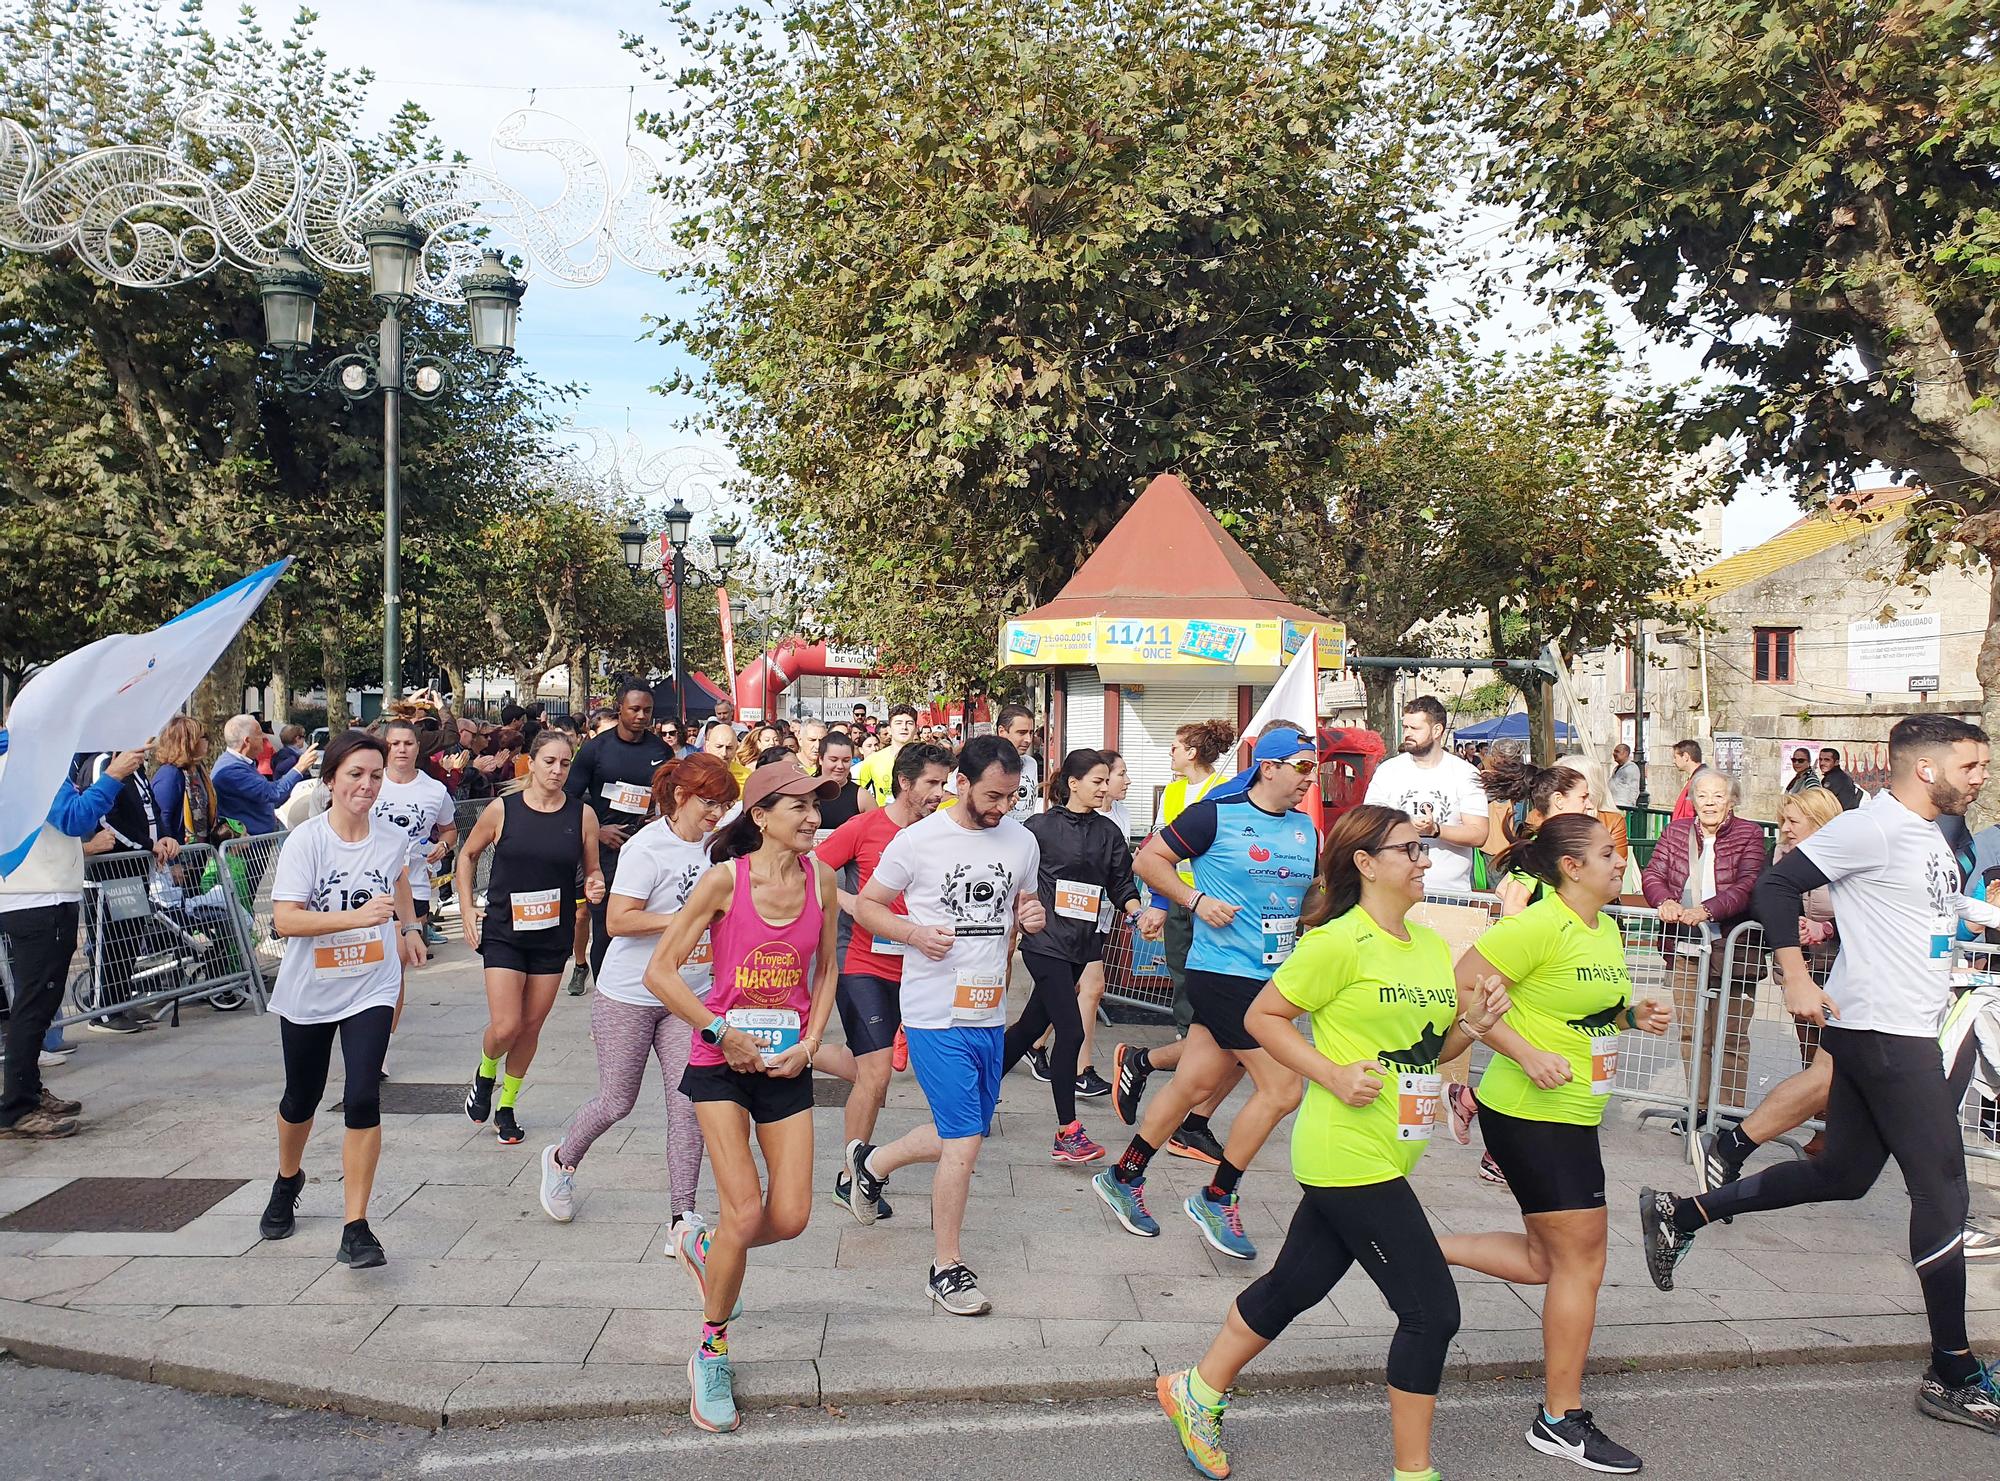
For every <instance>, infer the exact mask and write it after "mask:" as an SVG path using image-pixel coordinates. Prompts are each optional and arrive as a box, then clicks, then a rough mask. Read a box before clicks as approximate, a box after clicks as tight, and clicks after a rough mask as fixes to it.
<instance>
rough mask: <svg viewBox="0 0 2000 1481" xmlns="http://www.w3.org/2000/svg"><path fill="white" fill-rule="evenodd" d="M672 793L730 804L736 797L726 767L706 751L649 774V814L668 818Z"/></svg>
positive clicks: (672, 803) (671, 812)
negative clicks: (650, 782) (651, 790)
mask: <svg viewBox="0 0 2000 1481" xmlns="http://www.w3.org/2000/svg"><path fill="white" fill-rule="evenodd" d="M675 792H685V793H686V794H687V795H688V796H690V797H700V798H703V799H705V800H706V801H709V802H734V801H735V800H736V798H737V795H738V794H737V788H736V778H735V777H734V776H733V775H731V773H730V770H729V767H728V766H727V765H725V764H724V763H723V762H721V761H718V760H717V759H716V758H715V757H713V756H711V755H709V754H708V753H707V752H706V751H696V752H695V753H694V754H693V755H692V756H682V757H680V758H678V759H677V760H673V761H663V762H661V763H660V765H659V768H658V769H657V770H655V771H654V773H653V811H654V812H655V813H657V814H659V816H661V817H663V818H664V817H670V816H672V814H673V810H674V793H675Z"/></svg>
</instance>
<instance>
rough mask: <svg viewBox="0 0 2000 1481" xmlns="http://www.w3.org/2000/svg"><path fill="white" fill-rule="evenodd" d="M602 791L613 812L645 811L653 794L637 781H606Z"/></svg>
mask: <svg viewBox="0 0 2000 1481" xmlns="http://www.w3.org/2000/svg"><path fill="white" fill-rule="evenodd" d="M599 790H600V792H602V794H603V796H604V800H605V802H606V803H607V804H608V805H609V806H610V808H611V810H612V811H613V812H625V813H643V812H645V810H646V808H647V806H648V805H649V804H650V803H651V802H652V800H653V794H652V793H650V792H648V791H647V790H646V789H645V788H644V787H642V786H640V785H639V784H638V783H636V782H606V783H605V784H604V785H603V787H601V788H600V789H599Z"/></svg>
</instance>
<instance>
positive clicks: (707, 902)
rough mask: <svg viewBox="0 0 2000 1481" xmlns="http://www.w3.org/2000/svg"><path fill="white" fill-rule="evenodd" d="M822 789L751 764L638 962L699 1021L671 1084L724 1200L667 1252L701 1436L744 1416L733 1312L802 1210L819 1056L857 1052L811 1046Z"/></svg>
mask: <svg viewBox="0 0 2000 1481" xmlns="http://www.w3.org/2000/svg"><path fill="white" fill-rule="evenodd" d="M831 790H832V788H831V786H830V785H829V784H828V783H827V782H825V781H823V780H821V779H820V778H818V777H813V776H808V775H806V773H805V770H804V768H802V767H801V766H800V765H799V763H798V762H797V761H796V760H794V759H792V758H791V757H789V756H788V757H786V759H784V760H783V761H774V762H772V763H770V764H769V765H767V766H760V767H758V768H757V769H756V770H755V771H753V772H752V773H751V774H750V780H749V783H748V784H747V785H746V786H745V787H744V789H743V810H742V811H741V812H740V813H739V814H737V817H736V821H735V822H733V823H731V824H730V825H729V826H728V827H726V828H724V829H722V830H721V831H720V832H718V833H717V834H716V836H715V840H714V842H713V844H712V845H711V846H710V848H709V855H710V857H711V858H712V859H714V860H715V864H714V865H713V867H711V868H710V869H709V870H708V871H707V872H706V873H705V874H703V875H702V877H701V879H700V881H699V882H698V883H697V884H696V885H695V887H694V891H693V893H692V894H690V895H689V896H688V899H687V903H686V904H685V905H684V906H682V907H681V909H680V911H679V912H678V913H677V914H675V915H674V916H673V918H672V920H671V922H670V923H669V925H668V926H667V929H666V930H665V932H664V933H662V935H661V937H660V944H659V945H658V946H657V947H656V948H655V949H654V951H653V959H652V961H651V963H650V964H649V965H648V966H647V968H646V979H645V980H646V986H647V988H648V990H649V991H651V992H652V994H653V995H654V996H655V997H656V998H658V999H659V1000H660V1001H661V1002H662V1003H664V1004H665V1005H666V1006H667V1008H668V1009H669V1010H670V1011H672V1012H673V1013H674V1014H675V1015H677V1016H678V1017H679V1018H680V1019H681V1020H682V1021H684V1022H685V1023H687V1024H688V1025H689V1026H690V1027H691V1028H698V1029H699V1033H698V1035H697V1037H696V1041H695V1043H694V1045H693V1047H692V1049H691V1050H690V1052H689V1056H688V1060H689V1062H688V1067H687V1071H686V1073H685V1074H683V1075H682V1077H681V1089H682V1090H683V1091H684V1092H686V1094H687V1095H688V1097H689V1098H690V1099H691V1100H693V1101H694V1105H695V1116H696V1118H697V1119H698V1120H699V1122H700V1124H701V1135H702V1140H703V1141H704V1142H705V1143H706V1144H707V1146H708V1156H709V1161H710V1163H711V1165H712V1166H713V1167H714V1168H715V1188H716V1194H717V1196H718V1197H719V1199H720V1200H721V1205H722V1211H721V1217H720V1218H719V1219H718V1220H717V1223H716V1227H715V1229H714V1231H713V1232H712V1233H711V1232H710V1231H709V1230H706V1229H701V1228H697V1227H696V1226H695V1225H694V1224H692V1223H691V1222H687V1221H683V1223H682V1224H681V1226H680V1231H679V1235H678V1238H677V1240H676V1243H675V1248H674V1253H675V1256H676V1257H677V1258H678V1259H679V1260H680V1262H681V1264H682V1265H683V1266H684V1267H686V1269H687V1271H688V1273H689V1274H690V1275H692V1276H693V1277H694V1281H695V1285H696V1287H697V1288H698V1289H699V1290H700V1292H701V1299H702V1316H703V1321H702V1328H701V1345H700V1346H699V1347H698V1348H696V1349H695V1352H694V1355H693V1356H692V1357H690V1358H689V1359H688V1384H689V1387H690V1388H691V1389H692V1390H693V1394H692V1397H691V1398H690V1400H689V1404H688V1413H689V1415H690V1417H692V1418H693V1420H694V1422H695V1423H696V1424H697V1425H699V1426H700V1427H701V1428H702V1429H705V1430H713V1431H718V1432H720V1431H727V1430H733V1429H735V1428H736V1427H737V1425H739V1424H741V1423H742V1422H743V1421H742V1416H741V1415H740V1414H738V1413H737V1411H736V1394H735V1373H734V1371H733V1369H732V1368H731V1366H730V1359H729V1320H730V1318H731V1316H732V1315H733V1314H734V1312H735V1310H736V1309H737V1304H738V1297H739V1295H740V1294H741V1292H742V1289H743V1272H744V1261H745V1257H746V1256H747V1255H748V1253H749V1251H750V1250H751V1249H752V1248H753V1247H755V1246H759V1245H767V1244H777V1243H780V1242H782V1241H784V1240H787V1239H792V1238H795V1237H796V1236H797V1235H798V1234H799V1233H800V1232H801V1231H802V1230H803V1229H804V1228H805V1227H806V1219H807V1218H808V1216H809V1215H810V1214H811V1212H812V1154H813V1145H812V1144H813V1134H812V1107H813V1085H812V1070H813V1068H814V1062H815V1061H818V1063H819V1065H820V1067H821V1068H824V1069H828V1070H831V1071H832V1072H833V1073H835V1074H840V1075H843V1076H845V1077H847V1078H850V1079H851V1078H852V1076H853V1073H854V1057H853V1056H852V1055H851V1054H849V1053H848V1052H847V1051H846V1050H844V1049H841V1048H838V1047H835V1048H824V1047H823V1046H822V1043H821V1037H822V1035H823V1034H824V1033H825V1031H826V1021H827V1019H828V1018H830V1017H832V1015H833V994H834V970H833V914H832V912H831V911H828V910H827V909H825V907H824V902H825V901H826V900H827V899H828V897H829V896H831V895H832V893H833V874H832V871H831V870H829V869H827V868H826V866H825V865H823V864H819V863H816V862H814V861H813V860H812V859H810V858H809V857H807V855H808V854H809V853H810V851H811V849H812V842H813V833H814V831H815V830H816V829H817V828H818V826H819V807H818V800H819V797H820V794H821V793H822V792H830V791H831ZM780 923H781V924H780ZM704 936H706V937H707V938H708V940H709V941H710V942H711V943H712V945H713V956H714V962H713V968H714V986H713V987H712V988H710V989H709V992H708V996H707V1000H706V1001H704V1000H703V998H702V996H701V995H700V994H699V993H697V992H696V991H695V988H694V984H693V983H691V982H689V981H688V979H687V977H686V975H685V973H684V972H683V968H684V967H685V965H686V964H687V963H688V962H689V961H690V960H692V959H693V958H694V957H695V956H696V955H697V953H698V951H699V947H700V943H701V941H702V939H703V938H704ZM753 1125H754V1126H755V1128H756V1133H757V1147H758V1150H759V1151H760V1152H762V1153H763V1157H764V1166H765V1168H766V1169H767V1171H768V1173H769V1184H768V1187H765V1186H760V1185H759V1183H758V1177H757V1164H756V1162H755V1161H754V1160H753V1159H752V1157H751V1154H750V1133H751V1128H752V1126H753Z"/></svg>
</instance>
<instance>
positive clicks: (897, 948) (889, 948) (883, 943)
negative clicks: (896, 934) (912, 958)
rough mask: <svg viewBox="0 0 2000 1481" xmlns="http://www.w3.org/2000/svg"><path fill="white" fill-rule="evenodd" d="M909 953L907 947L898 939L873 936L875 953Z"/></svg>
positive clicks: (892, 955)
mask: <svg viewBox="0 0 2000 1481" xmlns="http://www.w3.org/2000/svg"><path fill="white" fill-rule="evenodd" d="M908 954H909V948H908V947H906V946H904V945H903V943H902V942H900V941H891V940H890V939H889V938H888V937H887V936H877V937H876V938H875V955H877V956H889V957H901V956H907V955H908Z"/></svg>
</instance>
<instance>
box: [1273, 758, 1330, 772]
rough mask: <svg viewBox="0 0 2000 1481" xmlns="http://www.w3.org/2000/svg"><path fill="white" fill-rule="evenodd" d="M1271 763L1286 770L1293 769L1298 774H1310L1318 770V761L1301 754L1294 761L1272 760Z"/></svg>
mask: <svg viewBox="0 0 2000 1481" xmlns="http://www.w3.org/2000/svg"><path fill="white" fill-rule="evenodd" d="M1271 764H1272V765H1273V766H1278V767H1282V768H1284V769H1285V770H1286V771H1295V772H1297V773H1298V774H1299V775H1300V776H1311V775H1312V774H1313V773H1314V772H1315V771H1318V770H1319V762H1317V761H1315V760H1314V759H1313V758H1312V757H1310V756H1301V757H1299V759H1298V760H1296V761H1273V762H1272V763H1271Z"/></svg>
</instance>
